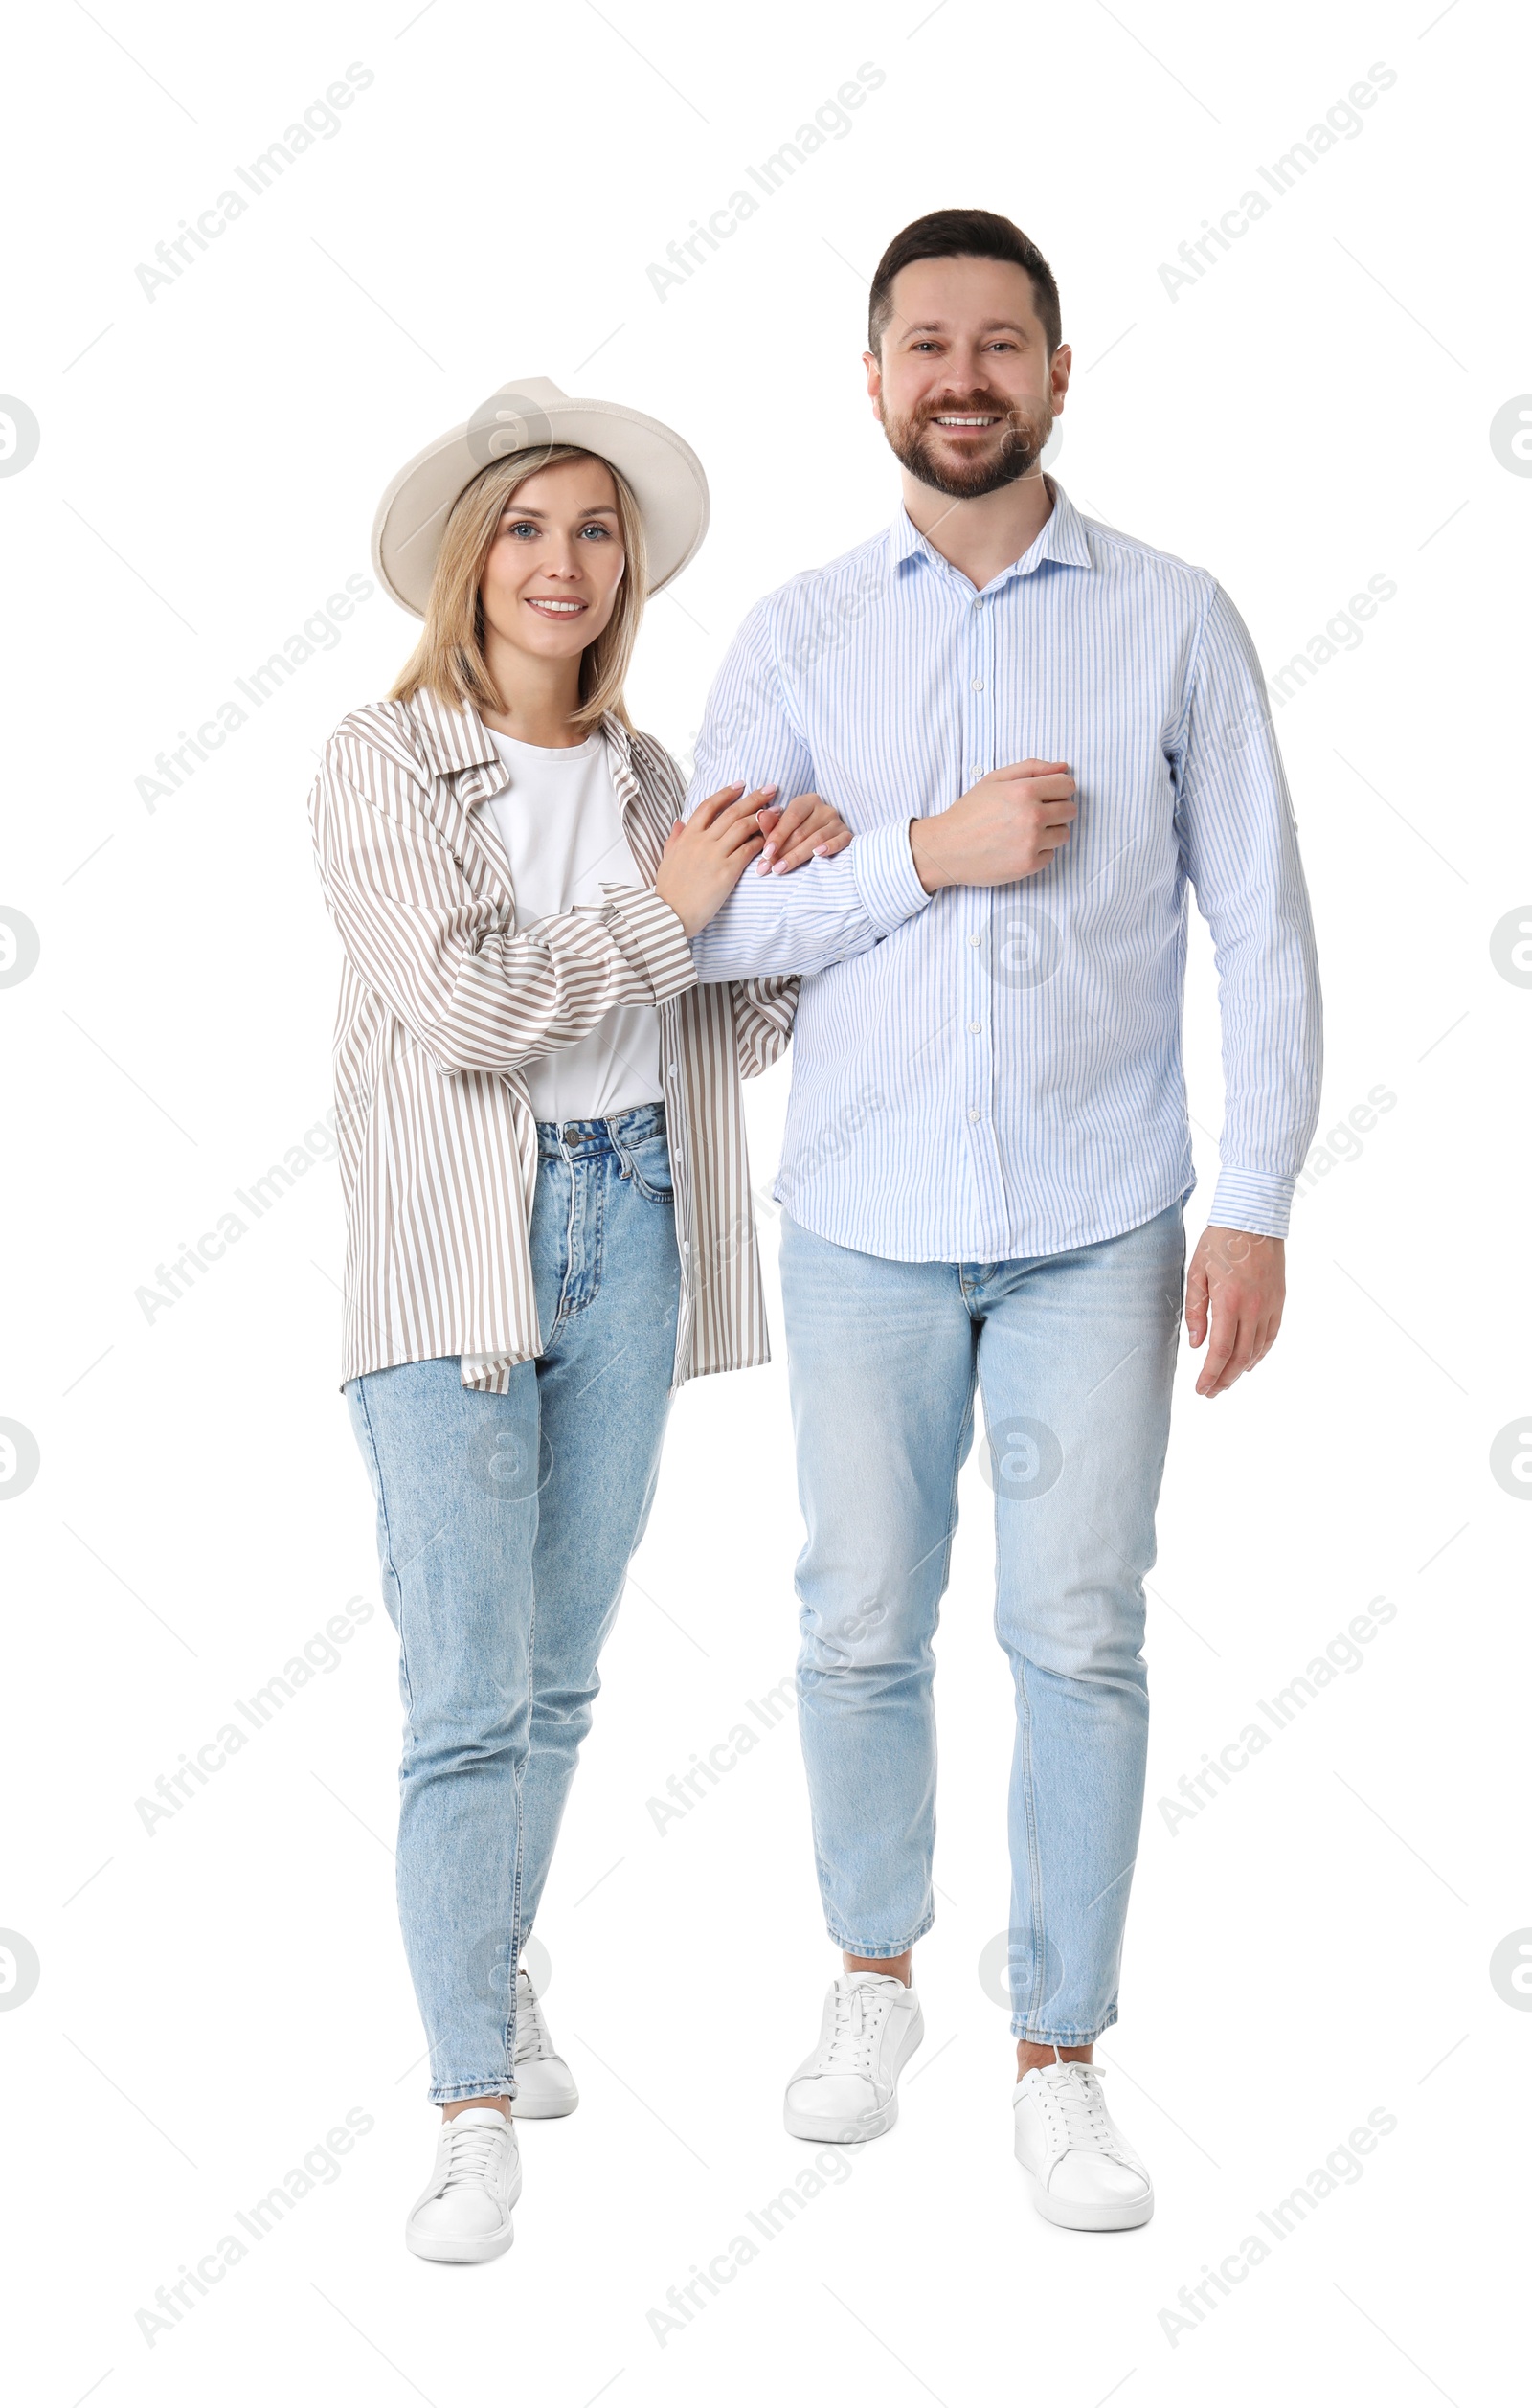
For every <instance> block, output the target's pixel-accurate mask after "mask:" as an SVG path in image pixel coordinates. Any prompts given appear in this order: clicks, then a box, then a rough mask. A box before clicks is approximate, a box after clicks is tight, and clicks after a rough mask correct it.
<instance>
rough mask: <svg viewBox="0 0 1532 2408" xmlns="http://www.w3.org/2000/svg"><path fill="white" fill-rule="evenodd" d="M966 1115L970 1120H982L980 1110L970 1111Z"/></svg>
mask: <svg viewBox="0 0 1532 2408" xmlns="http://www.w3.org/2000/svg"><path fill="white" fill-rule="evenodd" d="M968 1117H969V1119H970V1120H982V1119H983V1117H984V1115H983V1114H982V1113H981V1112H971V1113H970V1114H969V1115H968Z"/></svg>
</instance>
